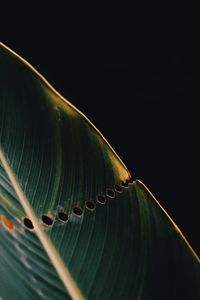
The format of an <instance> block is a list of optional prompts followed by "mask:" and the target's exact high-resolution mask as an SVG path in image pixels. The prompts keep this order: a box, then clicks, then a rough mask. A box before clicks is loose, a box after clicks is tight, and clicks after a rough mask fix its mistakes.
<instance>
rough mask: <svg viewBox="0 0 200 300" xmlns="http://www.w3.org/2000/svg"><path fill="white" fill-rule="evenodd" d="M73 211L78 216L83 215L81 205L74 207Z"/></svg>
mask: <svg viewBox="0 0 200 300" xmlns="http://www.w3.org/2000/svg"><path fill="white" fill-rule="evenodd" d="M73 213H74V214H75V215H76V216H78V217H80V216H81V215H82V213H83V212H82V209H81V208H79V207H74V208H73Z"/></svg>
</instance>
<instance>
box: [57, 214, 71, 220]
mask: <svg viewBox="0 0 200 300" xmlns="http://www.w3.org/2000/svg"><path fill="white" fill-rule="evenodd" d="M58 218H59V219H60V220H61V221H62V222H67V221H68V219H69V217H68V215H67V214H65V213H64V212H59V213H58Z"/></svg>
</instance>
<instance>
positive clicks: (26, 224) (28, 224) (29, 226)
mask: <svg viewBox="0 0 200 300" xmlns="http://www.w3.org/2000/svg"><path fill="white" fill-rule="evenodd" d="M24 225H25V226H26V227H27V228H28V229H33V228H34V226H33V223H32V221H31V220H30V219H29V218H24Z"/></svg>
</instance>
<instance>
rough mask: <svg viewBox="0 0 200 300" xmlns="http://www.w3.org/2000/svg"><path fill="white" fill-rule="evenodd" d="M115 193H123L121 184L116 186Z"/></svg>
mask: <svg viewBox="0 0 200 300" xmlns="http://www.w3.org/2000/svg"><path fill="white" fill-rule="evenodd" d="M115 191H116V192H118V193H122V192H123V189H122V187H121V186H120V185H119V184H115Z"/></svg>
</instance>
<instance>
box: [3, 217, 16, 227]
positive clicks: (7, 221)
mask: <svg viewBox="0 0 200 300" xmlns="http://www.w3.org/2000/svg"><path fill="white" fill-rule="evenodd" d="M1 222H2V224H3V226H4V227H5V228H6V229H8V230H12V229H14V227H15V226H14V224H13V223H12V222H11V220H10V219H9V218H7V217H6V216H4V215H1Z"/></svg>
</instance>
